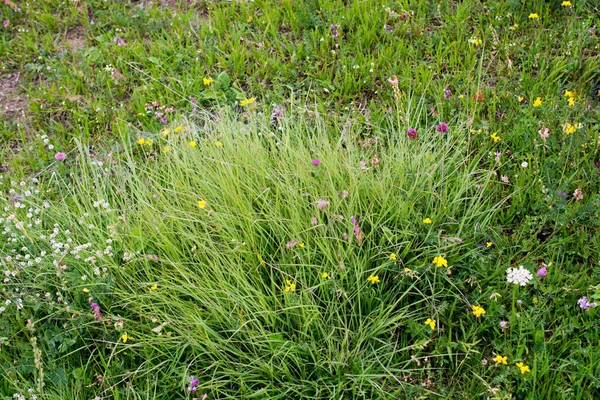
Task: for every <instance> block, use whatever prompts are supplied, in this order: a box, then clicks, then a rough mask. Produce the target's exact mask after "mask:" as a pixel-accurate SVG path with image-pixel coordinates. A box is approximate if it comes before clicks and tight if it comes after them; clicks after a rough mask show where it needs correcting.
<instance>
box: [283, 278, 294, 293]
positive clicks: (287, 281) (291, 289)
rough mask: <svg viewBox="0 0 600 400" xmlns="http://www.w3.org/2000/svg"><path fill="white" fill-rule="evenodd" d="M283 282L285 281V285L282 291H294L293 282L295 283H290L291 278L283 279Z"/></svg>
mask: <svg viewBox="0 0 600 400" xmlns="http://www.w3.org/2000/svg"><path fill="white" fill-rule="evenodd" d="M285 283H286V286H285V289H284V291H285V292H286V293H287V292H295V291H296V284H295V283H292V281H291V280H289V279H286V280H285Z"/></svg>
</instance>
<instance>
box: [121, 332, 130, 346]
mask: <svg viewBox="0 0 600 400" xmlns="http://www.w3.org/2000/svg"><path fill="white" fill-rule="evenodd" d="M128 339H129V336H128V335H127V332H125V333H124V334H123V335H122V336H121V340H123V343H127V340H128Z"/></svg>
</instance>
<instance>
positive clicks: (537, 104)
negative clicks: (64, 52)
mask: <svg viewBox="0 0 600 400" xmlns="http://www.w3.org/2000/svg"><path fill="white" fill-rule="evenodd" d="M541 105H542V98H541V97H538V98H536V99H535V100H534V101H533V107H534V108H535V107H541Z"/></svg>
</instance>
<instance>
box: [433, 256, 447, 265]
mask: <svg viewBox="0 0 600 400" xmlns="http://www.w3.org/2000/svg"><path fill="white" fill-rule="evenodd" d="M433 263H434V264H435V265H437V266H438V267H448V260H446V259H445V258H444V257H442V256H435V257H434V258H433Z"/></svg>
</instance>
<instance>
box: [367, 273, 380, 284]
mask: <svg viewBox="0 0 600 400" xmlns="http://www.w3.org/2000/svg"><path fill="white" fill-rule="evenodd" d="M367 280H368V281H369V282H371V285H374V284H376V283H379V282H381V281H380V280H379V275H372V274H371V275H369V277H368V278H367Z"/></svg>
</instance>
